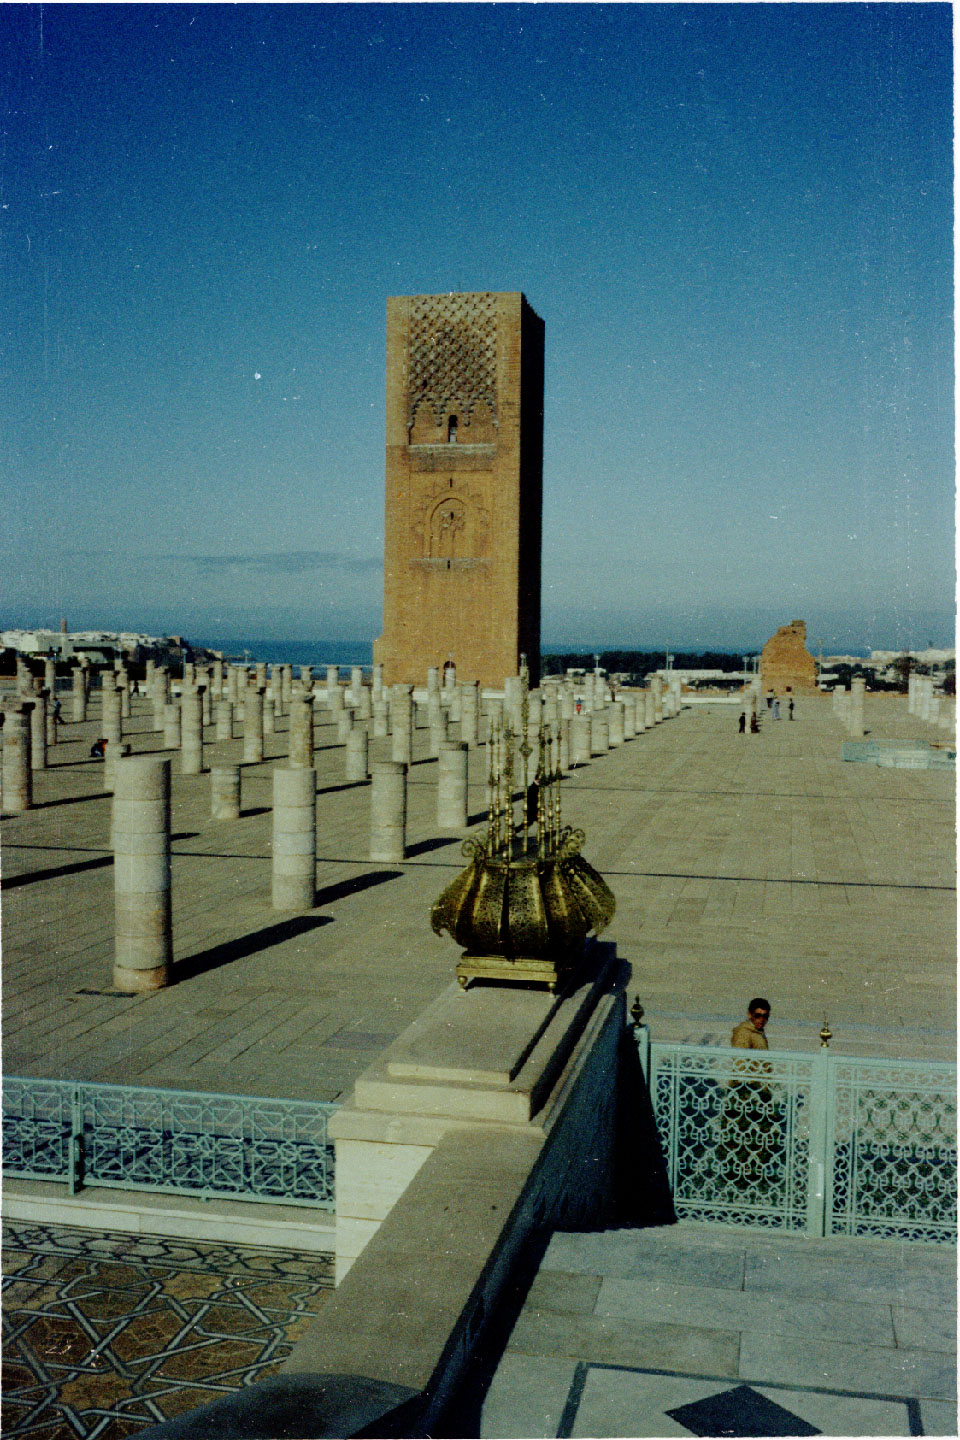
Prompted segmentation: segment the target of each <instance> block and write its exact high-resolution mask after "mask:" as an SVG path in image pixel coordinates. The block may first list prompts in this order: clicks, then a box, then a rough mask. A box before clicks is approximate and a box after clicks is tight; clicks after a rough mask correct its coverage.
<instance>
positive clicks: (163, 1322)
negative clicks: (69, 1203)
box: [0, 1222, 333, 1440]
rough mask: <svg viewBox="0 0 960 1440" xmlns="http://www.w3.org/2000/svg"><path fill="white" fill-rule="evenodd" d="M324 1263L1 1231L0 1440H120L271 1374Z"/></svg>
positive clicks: (71, 1232) (307, 1257) (276, 1253)
mask: <svg viewBox="0 0 960 1440" xmlns="http://www.w3.org/2000/svg"><path fill="white" fill-rule="evenodd" d="M332 1284H333V1263H332V1257H331V1256H326V1255H316V1254H306V1253H304V1252H300V1251H290V1250H276V1249H273V1250H267V1249H259V1248H258V1249H252V1248H248V1247H244V1246H238V1245H228V1244H221V1243H218V1242H210V1241H190V1240H179V1239H167V1238H165V1237H163V1236H151V1235H122V1234H117V1233H114V1232H103V1231H93V1230H81V1229H78V1228H74V1227H72V1226H63V1225H37V1224H26V1223H21V1222H7V1223H5V1224H4V1226H3V1395H2V1413H0V1425H2V1430H3V1433H4V1435H7V1436H11V1435H17V1436H27V1435H29V1436H31V1437H38V1440H39V1437H43V1440H67V1437H71V1440H75V1437H83V1440H88V1437H89V1440H94V1437H96V1440H120V1437H124V1436H128V1435H133V1434H136V1432H137V1431H139V1430H143V1429H144V1428H145V1427H146V1426H148V1425H151V1424H155V1423H156V1422H157V1421H158V1420H162V1419H165V1418H167V1417H170V1416H173V1415H179V1414H181V1413H182V1412H183V1411H184V1410H190V1409H192V1408H193V1407H194V1406H197V1405H204V1404H206V1403H207V1402H208V1401H210V1400H214V1399H217V1398H218V1397H219V1396H221V1395H224V1394H229V1393H230V1392H231V1391H234V1390H236V1389H237V1388H238V1387H239V1386H241V1385H250V1384H253V1383H254V1382H255V1381H256V1380H259V1379H263V1378H266V1377H267V1376H269V1375H272V1374H275V1373H276V1372H277V1370H279V1367H280V1363H281V1362H282V1361H283V1360H284V1359H285V1358H286V1357H287V1355H289V1353H290V1350H291V1348H292V1345H293V1342H294V1340H296V1338H297V1337H298V1336H299V1335H300V1333H301V1331H302V1330H303V1329H304V1328H305V1326H306V1325H307V1324H308V1323H309V1319H310V1317H311V1315H312V1314H313V1313H314V1312H315V1311H316V1309H317V1306H318V1304H319V1302H320V1299H321V1296H322V1293H323V1291H324V1290H325V1289H329V1288H330V1287H331V1286H332Z"/></svg>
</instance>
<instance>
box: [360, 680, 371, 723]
mask: <svg viewBox="0 0 960 1440" xmlns="http://www.w3.org/2000/svg"><path fill="white" fill-rule="evenodd" d="M357 700H358V702H359V703H358V705H357V716H358V718H359V719H361V720H369V719H370V716H371V715H372V714H373V706H372V704H371V699H370V687H369V686H368V685H361V686H360V694H359V695H358V696H357Z"/></svg>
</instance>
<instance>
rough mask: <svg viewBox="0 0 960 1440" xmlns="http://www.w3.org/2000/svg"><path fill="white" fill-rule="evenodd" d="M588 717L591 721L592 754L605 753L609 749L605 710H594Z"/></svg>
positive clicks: (608, 731) (608, 727) (608, 725)
mask: <svg viewBox="0 0 960 1440" xmlns="http://www.w3.org/2000/svg"><path fill="white" fill-rule="evenodd" d="M590 718H591V721H592V734H591V736H590V748H591V750H592V752H593V754H594V755H606V753H607V751H608V750H609V749H610V721H609V719H608V718H607V711H606V710H595V711H594V712H593V715H592V716H591V717H590Z"/></svg>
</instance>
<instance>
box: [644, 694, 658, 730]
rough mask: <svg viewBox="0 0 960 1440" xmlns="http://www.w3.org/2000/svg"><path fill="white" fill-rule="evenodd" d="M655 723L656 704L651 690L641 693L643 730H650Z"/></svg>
mask: <svg viewBox="0 0 960 1440" xmlns="http://www.w3.org/2000/svg"><path fill="white" fill-rule="evenodd" d="M656 723H657V702H656V699H655V697H654V693H653V691H652V690H644V692H643V728H644V729H645V730H652V729H653V727H654V725H656Z"/></svg>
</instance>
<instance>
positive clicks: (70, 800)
mask: <svg viewBox="0 0 960 1440" xmlns="http://www.w3.org/2000/svg"><path fill="white" fill-rule="evenodd" d="M109 799H110V793H109V791H107V790H93V791H91V793H90V794H89V795H66V796H64V798H63V799H62V800H41V801H40V802H39V804H38V803H36V802H35V803H34V804H33V805H32V806H31V807H30V808H31V809H32V810H52V809H53V807H54V806H55V805H83V804H85V803H86V801H87V800H109Z"/></svg>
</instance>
